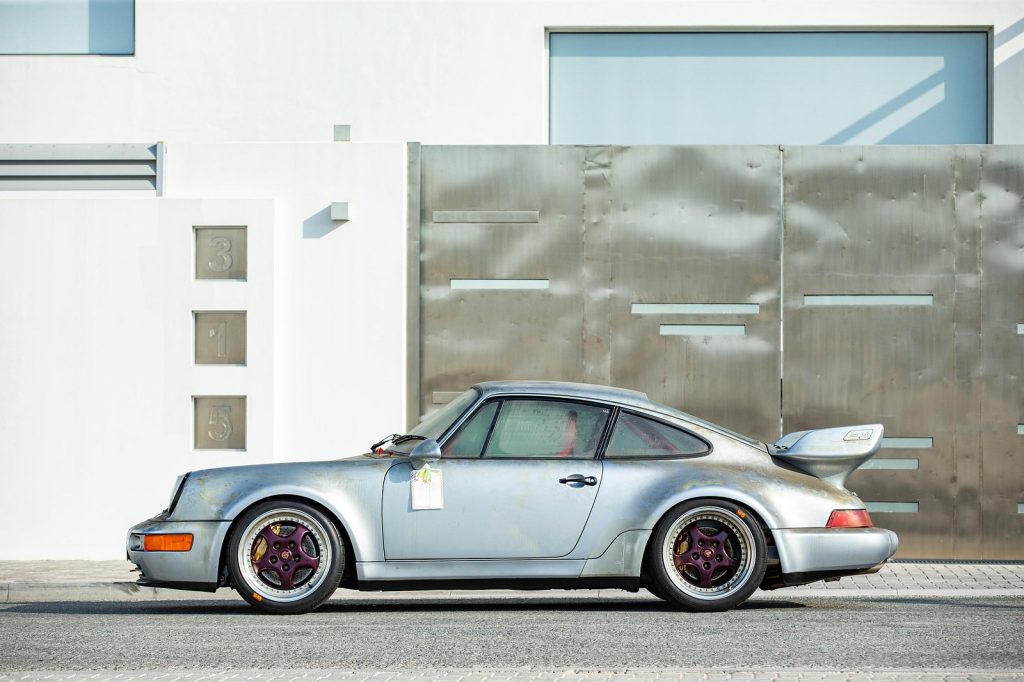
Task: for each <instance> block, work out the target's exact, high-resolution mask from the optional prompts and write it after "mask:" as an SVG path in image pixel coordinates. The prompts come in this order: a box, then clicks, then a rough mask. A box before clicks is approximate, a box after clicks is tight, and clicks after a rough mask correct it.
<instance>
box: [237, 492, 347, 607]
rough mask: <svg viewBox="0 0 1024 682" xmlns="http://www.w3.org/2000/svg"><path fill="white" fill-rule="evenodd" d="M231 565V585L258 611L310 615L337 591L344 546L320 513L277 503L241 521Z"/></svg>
mask: <svg viewBox="0 0 1024 682" xmlns="http://www.w3.org/2000/svg"><path fill="white" fill-rule="evenodd" d="M227 560H228V572H229V573H230V575H231V584H232V585H233V586H234V588H235V590H236V591H237V592H238V594H240V595H241V596H242V598H243V599H245V600H246V601H247V602H249V603H250V604H252V605H253V606H254V607H256V608H257V609H259V610H261V611H266V612H267V613H276V614H291V613H305V612H307V611H312V610H313V609H315V608H316V607H318V606H320V604H322V603H323V602H325V601H326V600H327V599H328V598H329V597H330V596H331V595H332V594H333V593H334V591H335V590H336V589H337V588H338V584H339V583H340V582H341V574H342V571H343V570H344V567H345V545H344V543H343V542H342V540H341V537H340V535H339V534H338V529H337V528H336V527H335V526H334V524H333V523H331V521H330V520H329V519H327V518H326V517H325V516H324V514H323V513H322V512H321V511H319V510H318V509H315V508H314V507H311V506H309V505H306V504H303V503H301V502H290V501H273V500H272V501H270V502H264V503H262V504H259V505H256V506H255V507H253V508H252V509H250V510H249V511H247V512H246V513H245V514H243V515H242V516H241V517H240V518H239V520H238V522H237V523H236V524H235V528H234V530H233V531H232V533H231V536H230V538H229V540H228V552H227Z"/></svg>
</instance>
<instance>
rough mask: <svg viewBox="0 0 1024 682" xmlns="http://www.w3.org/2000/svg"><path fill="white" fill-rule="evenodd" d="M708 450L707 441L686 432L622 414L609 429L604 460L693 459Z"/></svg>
mask: <svg viewBox="0 0 1024 682" xmlns="http://www.w3.org/2000/svg"><path fill="white" fill-rule="evenodd" d="M710 451H711V448H710V447H709V446H708V444H707V443H706V442H704V441H703V440H701V439H700V438H698V437H697V436H694V435H693V434H691V433H689V432H687V431H684V430H682V429H678V428H676V427H674V426H669V425H668V424H665V423H663V422H659V421H655V420H654V419H648V418H647V417H641V416H640V415H637V414H631V413H629V412H622V413H621V414H619V418H618V419H617V420H616V422H615V428H614V429H612V437H611V439H610V440H609V441H608V447H607V449H606V450H605V457H607V458H609V459H616V458H621V459H630V458H645V457H649V458H656V457H695V456H698V455H703V454H707V453H708V452H710Z"/></svg>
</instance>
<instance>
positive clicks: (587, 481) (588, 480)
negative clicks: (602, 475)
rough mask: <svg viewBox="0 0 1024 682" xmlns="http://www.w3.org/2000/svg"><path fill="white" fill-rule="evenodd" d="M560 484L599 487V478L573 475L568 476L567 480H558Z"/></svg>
mask: <svg viewBox="0 0 1024 682" xmlns="http://www.w3.org/2000/svg"><path fill="white" fill-rule="evenodd" d="M558 482H559V483H565V484H570V483H582V484H583V485H597V478H596V477H594V476H584V475H583V474H573V475H571V476H566V477H565V478H560V479H558Z"/></svg>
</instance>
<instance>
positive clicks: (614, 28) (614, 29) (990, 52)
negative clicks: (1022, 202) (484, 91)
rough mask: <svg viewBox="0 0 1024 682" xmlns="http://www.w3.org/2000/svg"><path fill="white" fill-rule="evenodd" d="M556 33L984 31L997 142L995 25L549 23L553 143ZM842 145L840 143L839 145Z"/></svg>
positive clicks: (546, 106) (991, 130) (546, 116)
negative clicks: (553, 69)
mask: <svg viewBox="0 0 1024 682" xmlns="http://www.w3.org/2000/svg"><path fill="white" fill-rule="evenodd" d="M556 33H984V34H985V36H986V48H987V50H986V52H987V54H986V58H987V64H986V66H987V69H986V74H985V76H986V77H985V107H986V109H987V112H986V113H987V116H986V120H985V144H998V141H997V140H996V139H995V108H996V99H995V74H996V60H995V54H996V42H995V39H996V30H995V25H994V24H991V23H989V24H974V23H964V24H947V25H941V26H906V25H895V26H894V25H887V24H842V25H825V24H809V25H799V26H797V25H794V26H777V25H760V26H730V27H728V28H725V27H717V26H715V27H708V26H687V27H665V26H655V25H647V26H633V25H627V24H618V25H579V24H552V25H550V26H545V27H544V72H543V79H542V83H541V85H542V92H543V93H544V101H543V103H542V104H543V106H542V111H543V116H542V126H541V129H542V131H543V134H544V140H545V144H547V145H553V144H555V143H554V142H553V141H552V140H551V107H552V101H553V97H552V92H551V87H552V85H551V36H552V35H554V34H556ZM840 146H841V145H840Z"/></svg>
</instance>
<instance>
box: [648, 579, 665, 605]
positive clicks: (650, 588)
mask: <svg viewBox="0 0 1024 682" xmlns="http://www.w3.org/2000/svg"><path fill="white" fill-rule="evenodd" d="M645 587H646V588H647V591H648V592H650V593H651V594H653V595H654V596H655V597H657V598H658V599H660V600H662V601H668V599H667V598H666V597H665V595H664V594H662V592H661V588H659V587H658V586H657V585H655V584H653V583H648V584H647V585H645Z"/></svg>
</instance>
